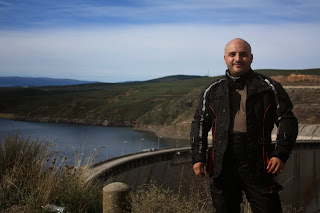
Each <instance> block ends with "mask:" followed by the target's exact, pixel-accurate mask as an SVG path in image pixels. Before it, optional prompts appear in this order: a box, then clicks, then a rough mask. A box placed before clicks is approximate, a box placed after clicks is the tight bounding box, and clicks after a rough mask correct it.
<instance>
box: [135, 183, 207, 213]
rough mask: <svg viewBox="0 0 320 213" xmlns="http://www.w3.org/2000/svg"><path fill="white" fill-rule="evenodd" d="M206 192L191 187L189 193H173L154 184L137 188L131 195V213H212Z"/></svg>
mask: <svg viewBox="0 0 320 213" xmlns="http://www.w3.org/2000/svg"><path fill="white" fill-rule="evenodd" d="M207 193H208V191H204V192H200V190H198V189H197V187H195V186H193V185H191V186H190V191H189V193H185V194H182V192H181V191H178V192H174V191H172V190H171V189H169V188H163V187H162V186H159V185H157V183H155V182H151V183H150V184H146V185H143V186H141V187H139V189H138V190H137V191H134V192H132V193H131V196H130V200H131V203H132V212H137V213H151V212H152V213H165V212H166V213H167V212H174V213H194V212H198V213H205V212H213V208H212V205H211V201H210V199H208V195H207Z"/></svg>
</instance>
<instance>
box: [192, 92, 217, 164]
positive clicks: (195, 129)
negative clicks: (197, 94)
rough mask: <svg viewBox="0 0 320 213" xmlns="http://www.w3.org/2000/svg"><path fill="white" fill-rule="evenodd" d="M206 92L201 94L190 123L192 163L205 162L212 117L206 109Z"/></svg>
mask: <svg viewBox="0 0 320 213" xmlns="http://www.w3.org/2000/svg"><path fill="white" fill-rule="evenodd" d="M204 96H206V93H205V92H204V93H203V94H202V96H201V99H200V102H199V105H198V108H197V110H196V112H195V115H194V119H193V121H192V123H191V131H190V140H191V149H192V163H193V164H195V163H197V162H204V163H205V162H206V151H207V148H208V132H209V130H210V128H211V126H212V119H211V117H210V112H209V110H208V101H207V97H204Z"/></svg>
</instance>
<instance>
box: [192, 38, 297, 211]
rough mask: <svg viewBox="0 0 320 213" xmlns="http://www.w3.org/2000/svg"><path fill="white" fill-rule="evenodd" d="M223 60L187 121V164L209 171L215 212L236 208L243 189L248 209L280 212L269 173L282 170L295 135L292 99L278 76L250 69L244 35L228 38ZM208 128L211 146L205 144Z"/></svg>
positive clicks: (198, 171) (200, 171)
mask: <svg viewBox="0 0 320 213" xmlns="http://www.w3.org/2000/svg"><path fill="white" fill-rule="evenodd" d="M224 60H225V63H226V65H227V67H228V69H227V71H226V75H225V77H223V78H222V79H219V80H217V81H215V82H214V83H212V84H211V85H209V86H208V87H207V88H206V89H205V91H204V92H203V94H202V96H201V99H200V103H199V107H198V109H197V111H196V113H195V116H194V120H193V122H192V124H191V133H190V137H191V147H192V161H193V170H194V172H195V174H196V175H198V176H204V175H205V173H209V176H210V180H211V184H210V185H211V196H212V201H213V205H214V207H215V209H216V212H218V213H220V212H232V213H233V212H240V204H241V202H242V192H243V191H244V192H245V194H246V197H247V199H248V201H249V203H250V205H251V209H252V211H253V212H255V213H261V212H270V213H271V212H272V213H275V212H282V209H281V203H280V199H279V195H278V192H279V190H280V189H281V186H280V185H279V184H278V183H276V182H275V181H274V176H275V175H277V174H279V173H281V172H282V171H283V169H284V167H285V163H286V161H287V160H288V158H289V155H290V153H291V151H292V148H293V145H294V143H295V141H296V137H297V132H298V122H297V119H296V118H295V117H294V115H293V113H292V103H291V101H290V99H289V97H288V95H287V93H286V92H285V90H284V89H283V88H282V86H281V85H280V84H279V83H278V82H276V81H274V80H272V79H270V78H267V77H265V76H263V75H260V74H258V73H255V72H253V70H252V69H251V63H252V60H253V55H252V54H251V47H250V45H249V43H247V42H246V41H245V40H243V39H239V38H237V39H234V40H232V41H230V42H229V43H228V44H227V45H226V47H225V55H224ZM274 124H276V125H277V126H278V134H277V140H276V145H275V146H273V145H272V144H271V132H272V129H273V127H274ZM210 129H212V138H213V141H212V144H213V147H211V148H209V150H207V149H208V141H207V136H208V132H209V130H210ZM207 153H209V154H207Z"/></svg>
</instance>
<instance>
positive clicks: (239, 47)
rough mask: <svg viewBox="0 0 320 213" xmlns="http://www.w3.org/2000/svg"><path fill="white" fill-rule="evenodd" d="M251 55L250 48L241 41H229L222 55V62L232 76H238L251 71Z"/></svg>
mask: <svg viewBox="0 0 320 213" xmlns="http://www.w3.org/2000/svg"><path fill="white" fill-rule="evenodd" d="M252 60H253V55H252V54H251V48H250V46H249V45H248V44H247V43H246V42H245V41H243V40H241V39H234V40H232V41H230V42H229V43H228V44H227V46H226V48H225V54H224V61H225V62H226V64H227V67H228V69H229V71H230V73H231V74H232V75H235V76H240V75H243V74H245V73H246V72H248V71H249V70H250V69H251V63H252Z"/></svg>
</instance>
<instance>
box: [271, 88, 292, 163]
mask: <svg viewBox="0 0 320 213" xmlns="http://www.w3.org/2000/svg"><path fill="white" fill-rule="evenodd" d="M275 89H276V94H275V95H276V96H277V97H276V99H277V100H276V102H278V103H277V105H278V107H277V120H276V125H277V127H278V133H277V139H276V148H275V151H274V152H273V153H272V154H271V157H277V158H279V159H280V160H281V161H282V162H284V163H286V162H287V160H288V158H289V156H290V154H291V152H292V149H293V146H294V144H295V142H296V138H297V135H298V121H297V118H296V117H295V116H294V114H293V112H292V108H293V106H292V103H291V101H290V99H289V96H288V94H287V93H286V91H285V90H284V89H283V87H282V86H281V85H280V84H279V83H277V82H275Z"/></svg>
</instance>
